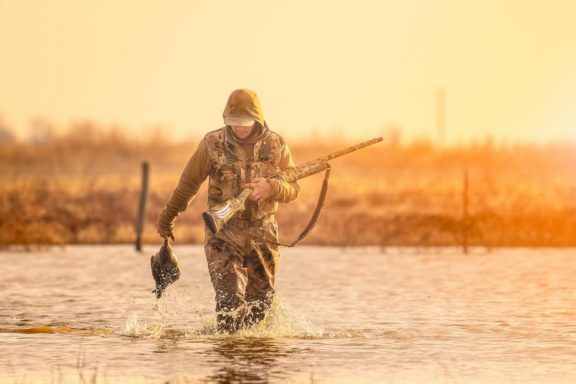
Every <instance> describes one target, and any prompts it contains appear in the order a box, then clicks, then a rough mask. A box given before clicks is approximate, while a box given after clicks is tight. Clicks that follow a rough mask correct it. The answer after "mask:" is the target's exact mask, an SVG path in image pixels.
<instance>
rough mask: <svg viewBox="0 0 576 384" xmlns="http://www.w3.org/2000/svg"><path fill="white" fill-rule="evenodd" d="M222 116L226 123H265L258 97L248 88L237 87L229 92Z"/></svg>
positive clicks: (242, 124)
mask: <svg viewBox="0 0 576 384" xmlns="http://www.w3.org/2000/svg"><path fill="white" fill-rule="evenodd" d="M223 117H224V124H226V125H241V126H250V125H252V123H253V122H254V121H256V122H257V123H260V125H261V126H264V125H265V123H264V114H263V113H262V107H261V106H260V99H258V95H257V94H256V92H254V91H251V90H249V89H237V90H235V91H233V92H232V93H231V94H230V96H229V97H228V102H227V103H226V107H225V108H224V114H223Z"/></svg>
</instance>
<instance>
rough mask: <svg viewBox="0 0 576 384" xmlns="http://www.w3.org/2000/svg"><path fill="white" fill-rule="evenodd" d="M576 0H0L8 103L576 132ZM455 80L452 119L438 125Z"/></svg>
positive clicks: (8, 120) (180, 116) (282, 120)
mask: <svg viewBox="0 0 576 384" xmlns="http://www.w3.org/2000/svg"><path fill="white" fill-rule="evenodd" d="M575 14H576V2H574V1H571V0H566V1H563V0H551V1H545V0H539V1H537V0H468V1H463V0H434V1H432V0H379V1H377V0H356V1H340V0H315V1H312V0H291V1H280V0H276V1H273V0H244V1H207V0H206V1H200V0H188V1H185V0H181V1H175V0H156V1H153V0H123V1H114V0H99V1H87V0H86V1H81V0H75V1H74V0H51V1H39V0H35V1H34V0H0V118H1V119H2V121H3V124H4V125H8V126H9V127H11V128H12V129H13V130H16V131H17V135H18V136H19V137H25V136H26V135H27V133H28V132H29V128H28V126H29V122H30V121H32V120H33V119H36V118H42V119H46V120H48V121H52V122H53V123H54V124H56V126H59V127H66V126H67V125H69V124H71V123H73V122H76V121H85V120H89V121H93V122H95V123H98V124H101V125H104V126H109V125H120V126H122V127H126V129H128V132H129V133H130V134H131V135H136V136H137V135H145V134H147V133H148V131H149V130H151V129H152V127H157V126H161V127H164V130H165V134H166V135H168V136H169V137H170V138H173V139H176V140H179V139H185V138H190V137H201V136H202V135H203V134H205V133H206V132H208V131H211V130H213V129H216V128H219V127H220V126H222V112H223V110H224V105H225V103H226V100H227V97H228V95H229V93H230V92H231V91H232V90H234V89H237V88H250V89H253V90H255V91H256V92H257V93H258V95H259V96H260V99H261V102H262V106H263V109H264V114H265V118H266V120H267V122H268V124H269V126H270V127H271V128H272V129H273V130H275V131H277V132H279V133H281V134H282V135H284V136H286V137H287V138H290V139H298V138H304V139H310V138H330V137H332V136H343V137H346V138H350V139H356V138H358V139H360V138H370V137H372V136H377V135H382V134H387V133H388V132H389V131H390V130H391V129H397V130H399V132H400V134H401V137H402V138H403V139H406V140H413V139H415V138H420V137H424V138H429V139H433V140H437V141H438V142H444V143H462V142H470V141H477V140H485V139H486V138H492V139H493V140H495V141H497V142H515V141H522V142H539V143H541V142H550V141H553V142H557V141H567V140H569V141H573V142H576V108H574V101H575V100H576V23H575V22H574V15H575ZM440 91H441V92H443V93H444V95H445V96H444V99H445V103H444V105H445V106H444V114H445V127H444V129H443V133H442V135H440V134H439V130H438V127H437V110H438V109H439V108H438V107H437V99H438V97H437V95H438V94H439V92H440Z"/></svg>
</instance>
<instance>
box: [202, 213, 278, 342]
mask: <svg viewBox="0 0 576 384" xmlns="http://www.w3.org/2000/svg"><path fill="white" fill-rule="evenodd" d="M260 223H261V221H259V222H256V223H255V222H248V221H243V220H235V221H234V222H232V223H229V224H228V225H227V229H224V230H222V231H221V232H219V233H218V234H217V235H209V236H208V238H207V241H206V244H205V246H204V249H205V251H206V260H207V261H208V271H209V273H210V279H211V280H212V285H213V286H214V291H215V293H216V313H217V317H216V321H217V327H218V331H219V332H228V333H235V332H236V331H238V330H240V329H242V328H244V327H251V326H253V325H255V324H257V323H259V322H260V321H262V320H263V319H264V317H265V315H266V311H267V310H268V309H269V308H270V305H271V304H272V300H273V298H274V276H275V273H276V266H277V263H278V257H279V252H278V246H276V245H272V244H268V243H260V242H255V241H253V240H251V239H250V238H249V237H247V236H246V235H244V233H250V232H253V231H258V232H260V233H262V232H263V231H266V232H268V233H267V234H268V235H272V236H273V237H275V238H277V232H276V222H275V221H268V222H267V223H265V224H263V227H260V226H257V225H258V224H260Z"/></svg>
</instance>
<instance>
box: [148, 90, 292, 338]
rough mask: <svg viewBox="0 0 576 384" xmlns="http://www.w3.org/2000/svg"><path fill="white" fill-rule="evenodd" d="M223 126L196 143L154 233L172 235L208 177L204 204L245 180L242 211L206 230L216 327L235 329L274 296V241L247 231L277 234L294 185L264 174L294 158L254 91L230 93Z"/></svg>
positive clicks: (259, 314) (254, 318)
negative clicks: (246, 188) (215, 229)
mask: <svg viewBox="0 0 576 384" xmlns="http://www.w3.org/2000/svg"><path fill="white" fill-rule="evenodd" d="M224 124H225V125H226V126H225V127H223V128H220V129H217V130H215V131H212V132H209V133H208V134H206V136H204V138H203V139H202V141H200V143H199V144H198V148H197V149H196V152H195V153H194V154H193V155H192V158H191V159H190V160H189V161H188V164H187V165H186V167H185V168H184V171H183V172H182V176H181V177H180V181H179V183H178V185H177V186H176V188H175V189H174V191H173V192H172V195H171V196H170V198H169V200H168V202H167V203H166V206H165V207H164V209H163V210H162V213H161V214H160V217H159V218H158V221H157V223H156V227H157V229H158V233H160V236H162V237H163V238H171V239H172V240H174V235H173V233H172V230H173V228H174V220H175V218H176V217H177V216H178V215H179V214H180V213H182V212H183V211H184V210H186V208H187V206H188V204H189V203H190V201H191V200H192V199H193V198H194V196H195V195H196V193H197V192H198V189H199V188H200V185H201V184H202V183H203V182H204V180H206V178H207V177H208V178H209V181H208V183H209V184H208V206H209V207H213V206H215V205H218V204H222V203H223V202H224V201H226V200H228V199H231V198H233V197H235V196H237V195H238V194H239V193H240V191H241V190H242V189H243V187H244V186H249V187H251V188H253V192H252V194H251V195H250V197H249V200H247V201H246V209H245V210H244V211H243V212H241V213H239V214H238V215H236V216H234V217H233V218H232V219H231V220H230V221H229V222H228V223H227V224H226V225H225V226H224V228H222V230H221V231H219V232H218V233H216V234H215V235H212V234H211V233H210V231H206V242H205V245H204V250H205V252H206V260H207V261H208V272H209V273H210V279H211V280H212V284H213V286H214V291H215V293H216V312H217V319H216V320H217V326H218V331H219V332H229V333H235V332H237V331H238V330H239V329H242V328H244V327H250V326H253V325H255V324H257V323H259V322H260V321H262V320H263V319H264V316H265V315H266V311H267V310H268V309H269V308H270V305H271V303H272V299H273V297H274V276H275V274H276V265H277V263H278V256H279V250H278V246H277V245H273V244H271V243H266V242H260V241H257V240H253V239H254V237H255V236H253V235H254V234H256V237H257V238H271V239H274V240H276V241H277V240H278V226H277V223H276V218H275V217H274V213H275V212H276V211H277V209H278V203H279V202H280V203H288V202H290V201H292V200H294V199H296V198H297V197H298V194H299V192H300V187H299V186H298V184H297V183H296V182H293V183H288V182H286V181H283V180H282V179H270V180H267V179H266V178H267V177H270V176H274V175H276V174H277V173H278V172H279V171H282V170H285V169H287V168H291V167H294V162H293V160H292V156H291V155H290V150H289V149H288V146H287V145H286V144H285V142H284V139H283V138H282V137H281V136H280V135H278V134H277V133H275V132H272V131H270V130H269V129H268V126H267V125H266V122H265V121H264V115H263V113H262V107H261V106H260V101H259V99H258V96H257V95H256V93H254V92H253V91H250V90H248V89H238V90H235V91H234V92H232V93H231V94H230V97H229V98H228V103H227V104H226V108H225V109H224Z"/></svg>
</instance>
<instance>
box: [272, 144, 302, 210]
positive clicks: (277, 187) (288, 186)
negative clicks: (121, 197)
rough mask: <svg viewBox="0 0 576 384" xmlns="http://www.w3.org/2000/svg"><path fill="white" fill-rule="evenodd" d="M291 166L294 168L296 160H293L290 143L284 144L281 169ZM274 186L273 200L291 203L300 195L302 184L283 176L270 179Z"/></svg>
mask: <svg viewBox="0 0 576 384" xmlns="http://www.w3.org/2000/svg"><path fill="white" fill-rule="evenodd" d="M289 168H294V160H292V154H291V153H290V149H289V148H288V145H286V144H285V145H284V148H282V156H281V158H280V169H281V170H283V171H284V170H286V169H289ZM268 181H269V182H270V185H271V187H272V195H271V196H270V198H271V199H272V200H275V201H278V202H279V203H289V202H291V201H294V200H296V199H297V198H298V196H299V195H300V185H298V182H297V181H294V182H292V183H289V182H287V181H286V180H283V179H282V178H276V179H270V180H268Z"/></svg>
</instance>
